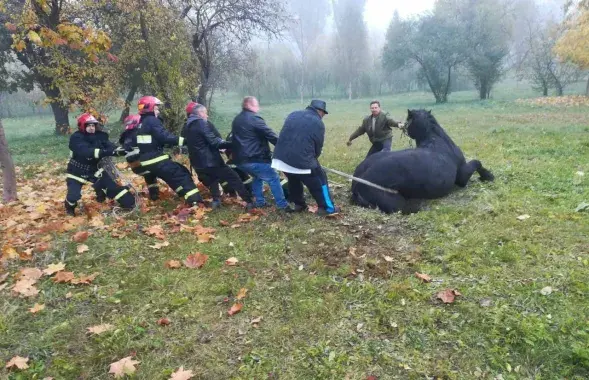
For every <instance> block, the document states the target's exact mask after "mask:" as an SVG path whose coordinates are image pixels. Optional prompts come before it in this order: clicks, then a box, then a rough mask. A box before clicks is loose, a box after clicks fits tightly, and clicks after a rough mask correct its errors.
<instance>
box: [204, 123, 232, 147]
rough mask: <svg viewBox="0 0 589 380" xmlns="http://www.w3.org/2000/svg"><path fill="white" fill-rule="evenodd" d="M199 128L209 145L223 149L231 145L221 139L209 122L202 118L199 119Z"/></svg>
mask: <svg viewBox="0 0 589 380" xmlns="http://www.w3.org/2000/svg"><path fill="white" fill-rule="evenodd" d="M198 123H199V128H200V129H201V131H202V134H203V136H204V138H205V140H206V141H207V143H208V144H209V145H211V146H212V147H214V148H216V149H225V148H229V147H231V143H228V142H227V141H225V140H223V139H222V138H221V137H220V134H219V133H218V132H217V133H215V130H213V128H214V127H213V128H211V124H209V123H207V122H206V121H204V120H199V121H198Z"/></svg>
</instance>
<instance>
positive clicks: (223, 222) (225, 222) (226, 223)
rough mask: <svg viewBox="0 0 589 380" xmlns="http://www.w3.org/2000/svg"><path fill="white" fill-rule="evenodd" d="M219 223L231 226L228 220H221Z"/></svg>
mask: <svg viewBox="0 0 589 380" xmlns="http://www.w3.org/2000/svg"><path fill="white" fill-rule="evenodd" d="M219 224H220V225H221V226H223V227H227V226H229V224H230V223H229V222H227V221H225V220H220V221H219Z"/></svg>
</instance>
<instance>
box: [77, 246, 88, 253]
mask: <svg viewBox="0 0 589 380" xmlns="http://www.w3.org/2000/svg"><path fill="white" fill-rule="evenodd" d="M89 249H90V248H88V246H87V245H86V244H80V245H79V246H78V249H77V250H78V253H84V252H88V250H89Z"/></svg>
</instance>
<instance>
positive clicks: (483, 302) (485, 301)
mask: <svg viewBox="0 0 589 380" xmlns="http://www.w3.org/2000/svg"><path fill="white" fill-rule="evenodd" d="M479 304H480V305H481V307H489V306H491V305H492V304H493V301H492V300H491V299H490V298H483V299H482V300H481V301H480V302H479Z"/></svg>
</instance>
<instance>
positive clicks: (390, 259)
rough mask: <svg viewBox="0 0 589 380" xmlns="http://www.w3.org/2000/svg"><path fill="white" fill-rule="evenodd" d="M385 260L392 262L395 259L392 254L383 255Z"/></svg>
mask: <svg viewBox="0 0 589 380" xmlns="http://www.w3.org/2000/svg"><path fill="white" fill-rule="evenodd" d="M383 258H384V261H386V262H387V263H392V262H393V261H395V259H393V258H392V257H391V256H383Z"/></svg>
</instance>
